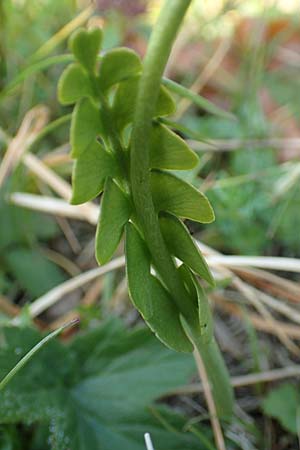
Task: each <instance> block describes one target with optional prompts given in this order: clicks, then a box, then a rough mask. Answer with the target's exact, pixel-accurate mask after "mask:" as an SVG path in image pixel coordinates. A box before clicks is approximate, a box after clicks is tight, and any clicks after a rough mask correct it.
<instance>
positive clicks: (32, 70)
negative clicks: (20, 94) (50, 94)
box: [0, 54, 74, 100]
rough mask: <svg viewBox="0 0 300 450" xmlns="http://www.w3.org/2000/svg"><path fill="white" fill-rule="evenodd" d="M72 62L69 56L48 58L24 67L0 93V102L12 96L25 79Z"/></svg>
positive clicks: (71, 57)
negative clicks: (52, 67)
mask: <svg viewBox="0 0 300 450" xmlns="http://www.w3.org/2000/svg"><path fill="white" fill-rule="evenodd" d="M72 61H74V56H73V55H70V54H65V55H57V56H50V57H49V58H46V59H43V60H42V61H39V62H37V63H33V64H31V65H30V66H28V67H25V69H23V70H22V71H21V72H20V73H19V74H18V75H17V76H16V77H15V78H14V79H13V80H12V81H11V82H10V83H9V84H8V85H7V86H6V87H5V88H4V89H3V90H2V91H1V92H0V100H1V99H2V98H3V97H5V96H6V95H12V94H13V93H14V92H15V90H16V89H17V88H18V86H20V84H21V83H22V82H23V81H24V80H26V78H28V77H30V76H31V75H34V74H36V73H38V72H41V71H42V70H45V69H47V68H48V67H51V66H53V65H56V64H65V63H68V62H72Z"/></svg>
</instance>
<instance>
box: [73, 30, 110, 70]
mask: <svg viewBox="0 0 300 450" xmlns="http://www.w3.org/2000/svg"><path fill="white" fill-rule="evenodd" d="M101 42H102V31H101V29H100V28H92V29H90V30H86V29H84V28H79V29H78V30H76V31H75V33H73V34H72V36H71V38H70V49H71V51H72V52H73V54H74V55H75V57H76V59H77V60H78V61H79V62H80V64H82V65H83V66H84V67H85V69H87V71H88V72H91V73H93V72H94V71H95V66H96V62H97V56H98V53H99V51H100V47H101Z"/></svg>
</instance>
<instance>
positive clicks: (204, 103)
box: [162, 78, 236, 120]
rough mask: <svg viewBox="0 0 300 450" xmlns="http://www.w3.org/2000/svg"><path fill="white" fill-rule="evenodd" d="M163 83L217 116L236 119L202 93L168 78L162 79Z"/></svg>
mask: <svg viewBox="0 0 300 450" xmlns="http://www.w3.org/2000/svg"><path fill="white" fill-rule="evenodd" d="M162 83H163V85H164V86H166V87H167V88H168V89H169V90H170V91H172V92H174V93H175V94H177V95H179V96H180V97H184V98H187V99H188V100H190V101H191V102H193V103H195V105H197V106H199V107H200V108H202V109H204V110H205V111H207V112H209V113H210V114H213V115H215V116H220V117H223V118H225V119H229V120H236V117H235V116H234V115H233V114H231V113H230V112H228V111H224V109H222V108H219V107H218V106H216V105H214V104H213V103H212V102H210V101H209V100H207V99H206V98H204V97H202V96H201V95H198V94H195V93H194V92H192V91H190V90H189V89H187V88H186V87H184V86H181V85H180V84H177V83H175V81H172V80H168V79H167V78H163V79H162Z"/></svg>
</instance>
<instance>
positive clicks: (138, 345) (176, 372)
mask: <svg viewBox="0 0 300 450" xmlns="http://www.w3.org/2000/svg"><path fill="white" fill-rule="evenodd" d="M40 339H41V335H40V334H39V333H38V332H36V331H34V330H31V329H28V328H16V327H14V328H9V329H7V328H2V330H1V340H0V374H1V377H2V376H3V373H6V372H7V369H8V370H9V369H10V368H11V367H13V366H14V365H15V364H16V362H17V361H18V360H19V359H20V358H21V357H22V356H24V354H25V353H26V352H27V351H28V350H29V349H30V348H31V347H32V346H33V345H35V344H36V343H37V342H38V341H39V340H40ZM49 368H51V370H49ZM193 373H195V367H194V362H193V358H191V357H190V356H189V355H184V354H178V353H175V352H171V351H170V350H168V349H167V348H165V347H164V346H163V345H161V344H160V342H159V341H158V340H157V339H155V338H154V337H153V336H152V335H151V333H150V332H149V331H148V330H146V329H141V328H140V329H134V330H132V329H131V330H125V329H124V328H123V326H121V324H120V323H119V322H116V321H110V322H108V323H106V324H104V325H101V326H97V327H93V328H91V329H90V330H89V331H88V332H86V333H84V334H79V335H77V336H76V337H75V339H73V341H72V342H71V344H67V345H63V344H62V343H61V342H59V341H58V340H52V341H51V342H49V344H48V345H47V346H46V347H44V348H43V349H42V350H41V351H40V352H39V353H38V354H36V355H35V358H33V359H32V360H31V361H30V362H29V363H28V366H26V367H24V369H23V370H22V371H20V372H19V373H18V374H17V375H16V377H15V379H14V380H12V382H11V383H10V384H9V385H8V386H7V388H6V389H5V391H3V392H1V393H0V404H1V408H0V423H1V424H8V423H10V424H14V423H16V424H18V425H24V424H25V425H26V424H27V425H31V426H32V425H34V426H32V428H33V429H34V430H40V429H41V428H42V427H43V429H44V426H45V425H46V426H47V430H48V435H46V437H45V443H44V444H45V445H44V446H41V448H48V447H49V445H50V444H49V443H51V445H52V444H53V448H54V447H55V448H59V449H60V450H67V449H72V450H92V449H98V448H99V449H100V448H101V450H120V449H122V450H145V444H144V440H143V433H144V432H145V431H146V430H147V431H149V432H150V433H151V436H152V439H153V441H154V442H155V443H157V444H159V443H161V442H168V445H169V444H170V448H172V450H182V449H187V448H188V449H190V450H204V449H205V448H206V447H204V446H202V445H201V443H199V441H198V439H197V438H196V437H195V436H193V435H192V434H191V433H182V431H181V430H182V428H183V424H184V418H182V417H181V416H177V415H174V413H172V412H171V411H169V410H168V409H167V408H162V409H161V408H158V407H155V414H154V412H153V415H152V414H151V412H150V411H151V408H152V406H151V403H152V402H153V401H154V400H155V399H157V398H159V397H161V396H162V395H163V394H165V393H166V392H167V391H169V390H174V389H176V388H177V387H178V386H182V385H184V384H185V383H186V382H187V381H188V380H189V379H190V377H191V376H192V375H193ZM170 374H172V376H170ZM128 392H130V393H131V395H128ZM153 408H154V407H153ZM159 418H161V419H159ZM162 423H164V424H168V425H169V427H168V429H166V428H165V426H162V425H161V424H162ZM21 429H22V426H21V427H20V433H21ZM172 430H174V431H172ZM201 431H202V432H205V434H206V433H207V431H206V429H205V428H203V427H201ZM54 444H55V445H54Z"/></svg>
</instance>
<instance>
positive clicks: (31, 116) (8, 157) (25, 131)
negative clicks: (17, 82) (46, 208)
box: [0, 105, 49, 186]
mask: <svg viewBox="0 0 300 450" xmlns="http://www.w3.org/2000/svg"><path fill="white" fill-rule="evenodd" d="M48 117H49V111H48V109H47V108H46V107H45V106H43V105H38V106H35V107H34V108H32V109H31V110H30V111H28V112H27V113H26V114H25V117H24V119H23V122H22V123H21V126H20V128H19V130H18V133H17V134H16V136H15V137H14V138H13V139H11V140H10V141H9V144H8V147H7V150H6V153H5V155H4V158H3V159H2V163H1V166H0V186H1V185H2V184H3V182H4V180H5V178H6V177H7V176H8V175H9V173H10V171H11V170H12V169H13V168H14V167H15V166H16V165H17V164H18V163H19V161H20V159H21V158H22V156H23V154H24V153H25V152H26V150H27V149H28V147H29V146H30V145H31V144H32V142H33V141H34V139H35V137H36V136H37V135H38V133H39V132H40V131H41V130H42V128H44V126H45V125H46V123H47V122H48Z"/></svg>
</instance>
